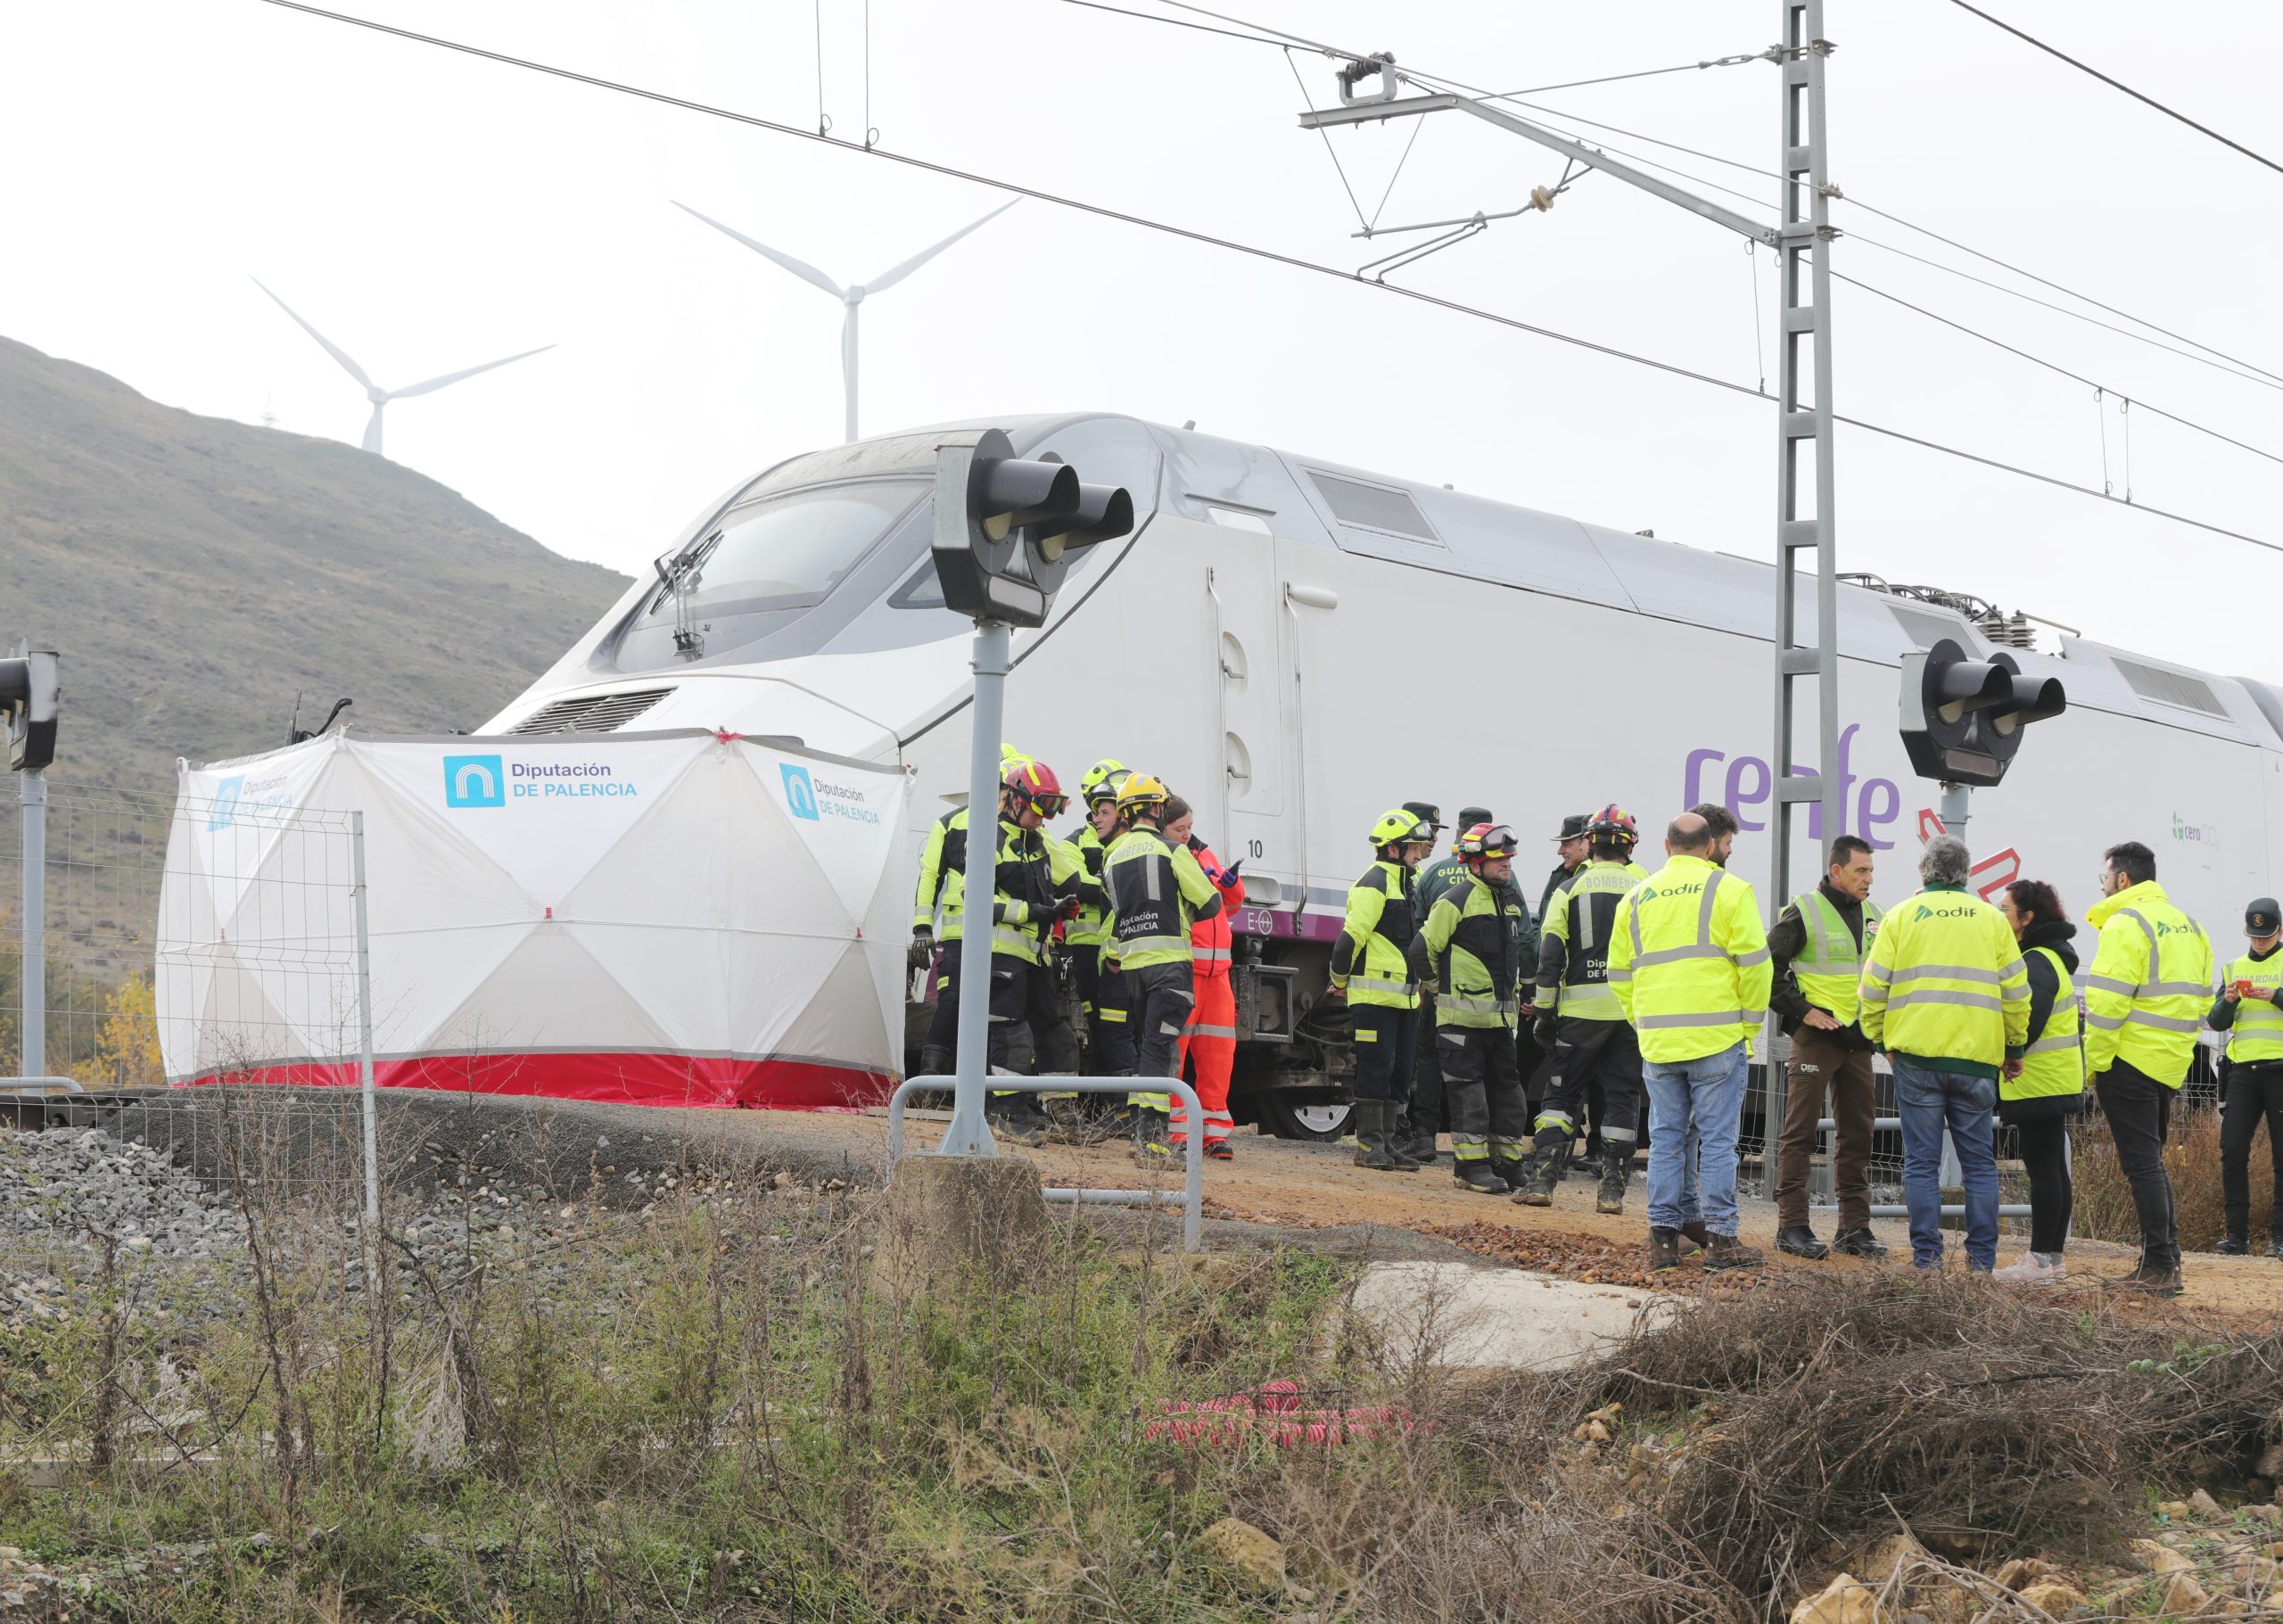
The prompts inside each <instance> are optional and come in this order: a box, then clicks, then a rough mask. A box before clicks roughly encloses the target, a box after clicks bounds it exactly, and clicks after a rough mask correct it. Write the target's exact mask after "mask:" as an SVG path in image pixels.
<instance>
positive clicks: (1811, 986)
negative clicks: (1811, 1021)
mask: <svg viewBox="0 0 2283 1624" xmlns="http://www.w3.org/2000/svg"><path fill="white" fill-rule="evenodd" d="M1792 905H1793V907H1794V908H1797V909H1798V910H1799V911H1800V927H1801V930H1803V931H1804V932H1805V933H1806V939H1805V940H1804V941H1803V942H1802V943H1801V945H1800V951H1799V953H1798V954H1797V956H1795V957H1794V958H1793V960H1792V979H1793V982H1794V983H1796V984H1797V985H1798V986H1799V989H1800V996H1801V997H1802V998H1804V999H1806V1000H1807V1001H1808V1002H1809V1003H1811V1004H1813V1005H1815V1007H1816V1008H1817V1009H1818V1010H1822V1011H1823V1012H1824V1013H1825V1014H1826V1015H1828V1016H1830V1017H1831V1018H1833V1019H1834V1020H1836V1021H1838V1022H1839V1023H1840V1024H1841V1025H1842V1026H1846V1025H1849V1024H1850V1023H1852V1022H1853V1020H1854V1019H1855V1015H1856V1010H1857V1000H1856V988H1857V987H1858V986H1859V985H1861V983H1862V979H1863V959H1864V954H1865V951H1866V949H1867V947H1868V946H1869V945H1870V944H1872V943H1874V942H1875V941H1877V940H1878V935H1879V921H1880V920H1881V919H1884V918H1885V917H1886V915H1885V914H1884V913H1883V912H1882V911H1880V908H1879V905H1878V904H1877V903H1875V902H1871V901H1869V900H1868V899H1866V900H1865V901H1864V903H1863V940H1862V942H1860V943H1858V942H1857V941H1856V940H1855V933H1854V932H1853V931H1851V930H1850V929H1849V928H1848V927H1847V921H1846V920H1845V919H1843V918H1842V917H1841V915H1840V912H1839V910H1838V909H1837V908H1835V907H1834V906H1833V905H1832V902H1831V899H1830V898H1829V897H1827V896H1826V895H1825V894H1823V888H1822V887H1821V886H1817V888H1816V889H1814V890H1812V891H1803V892H1801V894H1800V895H1799V896H1798V897H1797V898H1796V899H1794V901H1793V903H1792Z"/></svg>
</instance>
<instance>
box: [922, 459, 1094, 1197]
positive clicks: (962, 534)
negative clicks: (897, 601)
mask: <svg viewBox="0 0 2283 1624" xmlns="http://www.w3.org/2000/svg"><path fill="white" fill-rule="evenodd" d="M1132 529H1133V499H1132V498H1131V497H1129V496H1127V495H1126V493H1125V490H1122V489H1121V488H1119V487H1117V486H1115V485H1089V484H1086V483H1084V482H1082V481H1081V480H1080V479H1079V478H1078V471H1077V470H1076V468H1073V467H1071V466H1069V465H1068V464H1067V463H1065V462H1063V461H1062V460H1061V459H1060V458H1057V457H1054V456H1052V455H1051V453H1050V454H1049V455H1048V456H1047V457H1044V458H1039V459H1037V460H1035V461H1034V460H1030V459H1027V458H1018V457H1017V456H1016V455H1015V448H1014V446H1013V445H1012V444H1011V443H1010V441H1008V439H1007V436H1006V435H1005V434H1004V433H1001V432H1000V431H999V430H997V429H984V430H982V431H980V432H979V433H974V434H972V435H971V436H968V437H963V438H960V439H958V440H952V441H943V442H940V443H939V444H938V445H937V447H936V450H935V540H934V544H933V550H934V555H935V579H936V580H937V581H939V582H941V583H942V586H943V589H944V607H945V608H947V609H950V610H951V611H952V613H953V614H965V615H968V616H971V617H972V618H973V619H974V621H975V734H974V740H973V744H972V746H971V748H970V749H969V751H968V801H967V809H968V810H967V900H966V904H965V906H966V910H967V913H966V918H967V928H966V944H965V945H964V946H963V947H962V948H961V949H960V955H961V956H960V1038H959V1048H958V1051H957V1058H956V1059H955V1061H954V1064H953V1077H954V1084H955V1086H954V1088H953V1091H952V1121H951V1125H950V1126H949V1127H948V1128H946V1129H945V1130H944V1139H943V1142H942V1143H941V1144H940V1145H938V1146H937V1147H936V1154H937V1155H939V1156H995V1155H997V1154H998V1153H999V1148H998V1145H997V1143H996V1142H994V1141H993V1138H992V1136H991V1127H990V1125H989V1123H987V1122H986V1121H985V1119H984V1110H983V1101H984V1093H985V1076H986V1073H987V1072H988V1070H989V1065H988V1059H987V1052H986V1050H985V1035H986V1034H987V1032H988V1031H989V1023H990V1018H991V958H990V951H989V950H990V945H991V899H992V896H993V894H994V893H995V892H996V891H997V890H998V888H999V887H998V881H997V874H998V863H999V775H1000V763H999V738H1000V734H1001V731H1002V730H1003V724H1004V722H1005V719H1006V690H1007V671H1008V665H1009V659H1008V653H1009V647H1010V637H1009V632H1010V629H1011V628H1013V627H1016V626H1043V625H1044V624H1045V623H1046V617H1047V614H1048V612H1049V611H1050V610H1051V609H1052V608H1053V606H1054V595H1055V593H1056V592H1058V591H1059V590H1060V589H1061V587H1062V581H1063V578H1064V577H1065V576H1066V575H1067V574H1068V573H1069V570H1070V563H1071V560H1072V558H1073V556H1075V555H1076V554H1077V553H1078V552H1080V551H1081V550H1083V549H1084V548H1089V547H1092V546H1095V545H1096V544H1098V543H1100V542H1103V541H1110V540H1116V539H1117V538H1118V537H1119V536H1122V535H1124V534H1125V533H1126V532H1128V531H1130V530H1132ZM978 946H980V947H981V948H982V949H983V950H984V951H983V952H981V953H980V954H978V953H977V952H976V949H977V947H978Z"/></svg>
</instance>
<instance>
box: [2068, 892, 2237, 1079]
mask: <svg viewBox="0 0 2283 1624" xmlns="http://www.w3.org/2000/svg"><path fill="white" fill-rule="evenodd" d="M2085 918H2086V919H2087V920H2089V922H2090V923H2091V924H2093V925H2094V926H2095V927H2098V929H2099V931H2100V933H2101V944H2100V951H2099V952H2096V953H2095V954H2094V955H2093V966H2092V969H2089V970H2088V971H2087V972H2086V974H2085V1068H2086V1070H2088V1071H2089V1072H2090V1073H2091V1074H2092V1075H2093V1076H2099V1075H2100V1074H2101V1073H2103V1072H2105V1071H2106V1070H2107V1069H2108V1068H2110V1067H2111V1066H2112V1065H2114V1063H2115V1062H2117V1061H2119V1060H2122V1061H2123V1062H2124V1063H2125V1064H2126V1065H2128V1066H2131V1067H2132V1068H2135V1069H2136V1070H2138V1071H2139V1072H2141V1073H2143V1074H2144V1075H2146V1076H2150V1077H2153V1078H2155V1080H2156V1081H2157V1082H2159V1083H2162V1084H2164V1085H2165V1086H2166V1087H2167V1088H2178V1087H2179V1086H2180V1084H2182V1083H2183V1082H2185V1081H2187V1079H2188V1065H2189V1063H2190V1062H2191V1061H2192V1060H2193V1059H2195V1058H2196V1034H2197V1033H2198V1032H2200V1031H2202V1030H2203V1027H2204V1013H2205V1001H2206V1000H2207V999H2209V998H2210V997H2211V996H2212V944H2211V943H2210V942H2209V941H2207V940H2206V939H2205V935H2204V927H2202V926H2200V925H2198V924H2197V923H2196V921H2195V920H2194V919H2189V918H2188V915H2186V914H2184V913H2182V912H2181V911H2180V910H2179V909H2177V908H2175V907H2173V906H2172V899H2171V898H2170V897H2168V896H2166V895H2165V894H2164V888H2163V886H2160V885H2158V884H2157V883H2156V882H2155V880H2153V879H2145V880H2142V881H2141V882H2140V883H2139V885H2137V886H2126V887H2125V888H2124V889H2123V890H2122V891H2120V892H2118V893H2117V894H2115V895H2114V896H2105V897H2103V898H2101V900H2100V901H2099V902H2098V903H2094V904H2093V905H2092V906H2091V907H2090V908H2089V909H2087V910H2086V911H2085Z"/></svg>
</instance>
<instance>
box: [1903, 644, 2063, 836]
mask: <svg viewBox="0 0 2283 1624" xmlns="http://www.w3.org/2000/svg"><path fill="white" fill-rule="evenodd" d="M2068 708H2069V697H2068V695H2067V694H2066V693H2065V692H2064V691H2063V688H2062V686H2061V682H2060V680H2059V679H2058V678H2055V677H2030V676H2024V675H2023V674H2022V663H2021V662H2020V661H2019V660H2017V659H2015V657H2014V656H2013V655H2010V654H2008V653H2007V652H2006V651H2005V650H2004V649H2002V648H2001V649H1999V650H1998V651H1997V652H1996V653H1994V654H1992V655H1990V658H1988V659H1987V660H1976V659H1973V658H1970V657H1968V655H1967V654H1966V650H1965V649H1964V648H1962V647H1959V646H1958V644H1957V642H1956V641H1955V640H1953V639H1949V638H1943V639H1941V640H1940V641H1939V642H1937V643H1936V644H1935V645H1934V647H1932V648H1930V649H1926V650H1924V651H1923V652H1914V653H1911V654H1907V655H1903V656H1902V747H1903V749H1904V750H1905V751H1907V752H1908V754H1909V756H1910V765H1911V767H1912V769H1913V770H1914V771H1916V773H1917V774H1918V776H1919V777H1921V778H1924V779H1934V780H1935V781H1936V782H1938V783H1939V784H1941V787H1942V802H1941V820H1942V828H1943V832H1944V833H1946V834H1951V835H1959V834H1962V833H1963V832H1964V830H1965V828H1966V816H1967V796H1968V795H1969V793H1970V791H1971V790H1972V789H1973V788H1974V787H1982V788H1984V789H1990V788H1995V787H1997V786H1998V785H1999V783H2000V782H2001V781H2003V780H2004V779H2005V777H2006V771H2007V768H2009V767H2011V766H2012V765H2013V763H2014V758H2015V755H2017V754H2020V752H2021V748H2022V737H2023V730H2024V729H2026V728H2027V727H2028V726H2029V724H2030V723H2032V722H2033V721H2048V720H2050V719H2051V718H2053V717H2056V716H2058V715H2060V714H2061V713H2063V712H2064V711H2065V710H2067V709H2068Z"/></svg>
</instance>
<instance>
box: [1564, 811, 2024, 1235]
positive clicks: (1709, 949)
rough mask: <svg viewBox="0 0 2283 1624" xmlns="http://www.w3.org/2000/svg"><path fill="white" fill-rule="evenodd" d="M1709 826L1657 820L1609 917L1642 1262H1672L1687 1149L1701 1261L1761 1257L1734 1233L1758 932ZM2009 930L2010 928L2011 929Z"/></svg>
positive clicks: (1762, 936) (1759, 975)
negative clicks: (1631, 1069)
mask: <svg viewBox="0 0 2283 1624" xmlns="http://www.w3.org/2000/svg"><path fill="white" fill-rule="evenodd" d="M1713 850H1714V831H1713V829H1712V827H1711V825H1710V823H1709V822H1708V821H1707V820H1705V818H1703V817H1702V815H1701V814H1699V813H1696V812H1683V813H1681V814H1680V816H1679V817H1677V818H1675V819H1674V820H1672V823H1671V825H1670V826H1669V828H1667V829H1666V830H1665V854H1666V855H1665V866H1664V867H1663V868H1662V869H1661V870H1658V872H1656V873H1655V874H1652V875H1651V876H1650V877H1649V878H1647V879H1644V880H1643V881H1642V882H1641V883H1640V884H1638V885H1636V886H1634V887H1633V889H1632V890H1630V891H1628V892H1627V893H1626V894H1625V896H1624V897H1623V899H1622V900H1620V902H1619V903H1618V905H1617V915H1616V917H1615V918H1614V919H1612V920H1611V922H1610V940H1609V985H1610V987H1611V990H1612V991H1613V992H1615V993H1616V994H1617V1000H1618V1004H1619V1007H1620V1008H1621V1009H1622V1010H1624V1011H1625V1018H1627V1019H1628V1020H1629V1021H1631V1022H1632V1023H1633V1029H1634V1031H1635V1033H1636V1034H1637V1035H1638V1036H1639V1038H1640V1043H1641V1059H1642V1072H1643V1076H1644V1080H1645V1081H1646V1083H1647V1084H1648V1090H1649V1266H1650V1267H1651V1268H1652V1269H1659V1270H1662V1269H1669V1268H1672V1267H1674V1266H1676V1265H1677V1264H1678V1262H1679V1260H1680V1227H1681V1224H1683V1223H1684V1222H1685V1221H1686V1220H1688V1219H1689V1218H1690V1217H1691V1216H1694V1215H1693V1214H1691V1213H1690V1212H1689V1211H1688V1209H1687V1205H1686V1201H1687V1191H1686V1171H1687V1155H1688V1147H1689V1144H1690V1142H1691V1139H1692V1138H1694V1141H1695V1142H1696V1146H1697V1151H1698V1162H1697V1165H1698V1169H1699V1175H1700V1177H1701V1179H1702V1192H1701V1193H1702V1215H1703V1221H1704V1228H1705V1232H1706V1233H1705V1239H1704V1266H1705V1267H1706V1268H1708V1269H1749V1268H1757V1267H1759V1266H1760V1251H1759V1249H1757V1248H1755V1247H1749V1246H1745V1245H1743V1243H1742V1242H1740V1241H1738V1240H1737V1239H1736V1217H1737V1214H1736V1134H1737V1130H1738V1127H1739V1125H1740V1124H1741V1122H1742V1119H1743V1101H1744V1079H1745V1077H1746V1076H1747V1074H1748V1070H1749V1068H1748V1067H1747V1064H1746V1057H1747V1055H1748V1053H1749V1045H1750V1043H1751V1035H1752V1033H1753V1032H1754V1031H1755V1030H1756V1029H1757V1028H1758V1027H1759V1026H1760V1022H1761V1021H1762V1020H1763V1019H1764V1018H1766V1016H1767V1014H1768V983H1769V979H1770V976H1771V969H1770V967H1769V964H1768V934H1767V930H1766V927H1764V926H1763V925H1762V924H1761V922H1760V904H1759V903H1758V902H1757V901H1756V900H1755V899H1754V898H1753V896H1752V891H1751V886H1750V885H1748V884H1746V883H1745V882H1744V881H1743V880H1742V879H1740V878H1737V877H1735V875H1732V874H1730V873H1728V872H1727V870H1725V869H1722V868H1721V867H1719V866H1718V863H1717V862H1715V861H1714V860H1713V854H1712V853H1713ZM2009 934H2010V933H2009Z"/></svg>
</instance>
